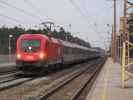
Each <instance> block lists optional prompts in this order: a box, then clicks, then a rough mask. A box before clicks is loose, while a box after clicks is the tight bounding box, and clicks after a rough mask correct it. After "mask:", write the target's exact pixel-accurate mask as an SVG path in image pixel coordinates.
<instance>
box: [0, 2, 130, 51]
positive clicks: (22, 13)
mask: <svg viewBox="0 0 133 100" xmlns="http://www.w3.org/2000/svg"><path fill="white" fill-rule="evenodd" d="M122 1H123V0H117V31H118V27H119V18H120V16H122V15H123V12H122V11H123V2H122ZM131 1H132V0H131ZM45 21H52V22H54V23H55V25H56V26H62V27H64V28H65V30H66V31H70V32H71V33H72V35H74V36H77V37H80V38H82V39H84V40H85V41H87V42H90V43H91V45H93V46H98V47H102V48H104V49H106V48H108V47H109V44H110V38H111V30H112V29H111V27H112V24H113V0H0V26H3V25H5V26H8V27H14V26H16V25H21V26H22V27H24V28H35V26H37V27H36V28H42V26H41V25H40V23H41V22H45ZM70 24H71V25H70Z"/></svg>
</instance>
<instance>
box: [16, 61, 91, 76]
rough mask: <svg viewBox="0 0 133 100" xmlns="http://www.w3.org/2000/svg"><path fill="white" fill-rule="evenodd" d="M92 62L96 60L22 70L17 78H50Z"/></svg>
mask: <svg viewBox="0 0 133 100" xmlns="http://www.w3.org/2000/svg"><path fill="white" fill-rule="evenodd" d="M92 60H94V59H89V60H83V61H77V62H71V63H66V64H54V65H49V66H47V67H40V68H33V69H24V70H22V73H20V74H18V75H16V76H17V77H33V78H37V77H46V76H50V75H52V74H55V73H57V72H60V71H62V70H65V69H70V68H72V67H76V66H77V65H79V64H83V63H86V62H91V61H92ZM31 68H32V67H31Z"/></svg>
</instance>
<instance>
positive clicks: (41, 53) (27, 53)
mask: <svg viewBox="0 0 133 100" xmlns="http://www.w3.org/2000/svg"><path fill="white" fill-rule="evenodd" d="M99 56H100V52H99V50H97V49H92V48H88V47H84V46H81V45H77V44H74V43H71V42H68V41H64V40H60V39H56V38H53V37H48V36H46V35H43V34H40V33H36V34H28V33H26V34H22V35H20V36H19V37H18V39H17V42H16V67H17V69H19V70H22V71H25V70H28V69H38V68H46V69H47V68H48V69H51V68H50V65H56V64H71V63H74V62H79V61H84V60H88V59H92V58H96V57H99ZM62 67H63V66H62Z"/></svg>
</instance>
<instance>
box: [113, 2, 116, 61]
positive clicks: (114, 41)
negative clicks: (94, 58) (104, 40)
mask: <svg viewBox="0 0 133 100" xmlns="http://www.w3.org/2000/svg"><path fill="white" fill-rule="evenodd" d="M113 3H114V4H113V6H114V11H113V13H114V14H113V15H114V22H113V27H112V58H113V61H114V62H115V61H116V0H114V2H113Z"/></svg>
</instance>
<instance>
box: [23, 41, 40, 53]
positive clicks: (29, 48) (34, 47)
mask: <svg viewBox="0 0 133 100" xmlns="http://www.w3.org/2000/svg"><path fill="white" fill-rule="evenodd" d="M39 48H40V40H22V41H21V49H22V51H24V52H37V51H38V50H39Z"/></svg>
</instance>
